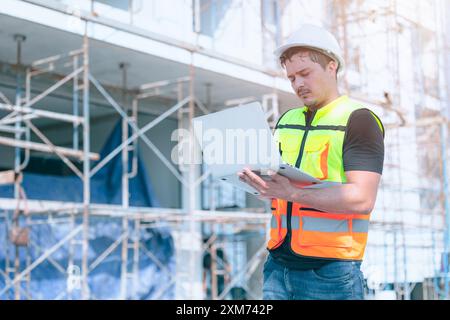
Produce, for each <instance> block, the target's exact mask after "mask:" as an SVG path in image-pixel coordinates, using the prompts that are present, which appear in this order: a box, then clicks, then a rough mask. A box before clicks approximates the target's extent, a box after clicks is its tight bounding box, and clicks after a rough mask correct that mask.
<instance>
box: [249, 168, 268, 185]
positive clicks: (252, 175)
mask: <svg viewBox="0 0 450 320" xmlns="http://www.w3.org/2000/svg"><path fill="white" fill-rule="evenodd" d="M244 174H245V175H246V176H247V177H248V178H249V179H250V180H251V181H252V182H253V183H255V184H257V185H259V186H261V187H263V188H267V183H266V182H265V181H264V180H263V179H261V178H260V177H259V176H258V175H256V174H255V173H253V172H252V171H251V170H250V169H247V168H245V169H244Z"/></svg>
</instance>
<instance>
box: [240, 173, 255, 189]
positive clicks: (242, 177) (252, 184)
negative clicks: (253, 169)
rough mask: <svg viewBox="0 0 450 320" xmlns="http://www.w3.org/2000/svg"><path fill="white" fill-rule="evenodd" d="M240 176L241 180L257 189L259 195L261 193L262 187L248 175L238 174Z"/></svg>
mask: <svg viewBox="0 0 450 320" xmlns="http://www.w3.org/2000/svg"><path fill="white" fill-rule="evenodd" d="M238 176H239V180H241V181H243V182H245V183H247V184H248V185H249V186H251V187H253V188H254V189H256V190H257V191H258V192H259V193H261V190H260V189H261V186H259V185H258V184H256V183H254V182H253V181H252V180H251V179H250V178H249V177H248V176H247V175H246V174H244V173H238Z"/></svg>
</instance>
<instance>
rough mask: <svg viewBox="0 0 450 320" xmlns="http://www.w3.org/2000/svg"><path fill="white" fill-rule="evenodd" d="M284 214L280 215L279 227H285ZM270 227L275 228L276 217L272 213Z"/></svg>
mask: <svg viewBox="0 0 450 320" xmlns="http://www.w3.org/2000/svg"><path fill="white" fill-rule="evenodd" d="M286 218H287V217H286V216H285V215H282V216H281V228H284V229H285V228H287V220H286ZM270 227H271V228H272V229H277V227H278V226H277V219H276V218H275V216H274V215H272V219H271V220H270Z"/></svg>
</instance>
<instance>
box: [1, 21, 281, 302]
mask: <svg viewBox="0 0 450 320" xmlns="http://www.w3.org/2000/svg"><path fill="white" fill-rule="evenodd" d="M85 24H86V27H85V35H84V37H83V46H82V48H81V49H79V50H75V51H71V52H69V53H67V54H61V55H56V56H51V57H48V58H43V59H39V60H37V61H34V62H32V63H31V65H30V66H28V67H26V68H25V93H24V95H23V94H22V93H21V92H20V89H18V93H17V95H16V101H15V103H14V104H13V103H11V102H10V101H9V100H8V99H7V97H6V96H5V95H4V94H2V93H0V99H1V100H2V101H1V104H0V109H1V110H4V111H7V112H9V113H8V114H7V115H6V116H4V117H3V118H2V119H1V120H0V124H1V127H0V131H1V132H4V133H13V134H14V138H9V137H3V136H2V137H0V144H3V145H6V146H10V147H14V148H15V150H16V152H15V159H16V160H15V168H14V170H11V171H9V172H3V173H2V174H1V177H0V178H1V180H0V182H1V183H14V185H15V200H12V201H11V202H8V201H6V200H5V201H3V200H2V216H1V217H2V218H3V220H4V222H5V225H6V226H7V228H8V230H7V232H6V237H5V248H8V247H9V245H8V243H12V244H13V245H14V248H15V259H14V265H13V266H11V265H10V261H9V260H8V259H9V253H6V257H7V261H6V266H5V270H4V271H3V270H2V272H1V274H2V276H3V277H4V278H5V283H6V286H5V287H4V288H2V289H1V290H0V296H1V297H9V298H12V296H11V294H13V296H14V299H23V298H25V299H32V298H33V294H32V292H30V291H29V283H30V279H31V274H32V271H33V270H34V269H35V268H36V267H37V266H39V265H40V264H42V263H43V262H49V263H51V264H52V265H53V266H54V267H55V268H56V269H57V270H58V271H59V272H60V273H61V274H63V275H64V276H65V277H66V278H67V287H66V288H65V290H63V291H62V292H60V293H59V294H58V295H57V296H56V297H55V299H62V298H65V299H71V298H72V297H73V290H74V289H76V287H77V286H80V287H81V298H82V299H95V298H96V297H95V296H93V294H92V293H91V292H90V290H89V287H88V276H89V274H90V272H92V271H93V270H94V269H95V268H96V267H97V266H98V265H100V264H101V263H102V261H104V260H105V258H106V257H107V256H108V255H110V254H111V253H112V252H113V251H114V250H116V249H117V248H119V247H120V250H121V278H120V298H121V299H127V298H132V299H136V298H137V297H138V296H137V282H138V278H139V256H140V255H141V254H145V255H146V256H148V257H150V258H151V260H152V261H153V262H154V263H155V264H156V265H157V266H158V267H159V268H161V270H163V272H165V273H166V274H169V270H168V269H167V268H166V267H165V266H164V265H163V264H162V263H161V262H160V261H158V259H157V258H156V257H155V256H154V255H153V254H152V252H150V251H149V250H148V249H146V248H145V247H144V246H142V244H141V243H140V231H141V230H142V229H143V228H144V229H145V228H155V227H157V226H159V225H165V226H171V227H173V229H174V230H182V229H184V228H185V226H186V225H187V226H188V230H189V232H190V234H191V236H190V238H191V239H195V236H196V233H198V230H199V226H200V224H210V225H212V227H211V229H214V228H215V227H214V225H215V224H221V225H222V227H223V226H225V225H230V226H231V227H232V228H233V229H234V230H240V231H242V230H266V229H267V228H268V222H269V218H270V217H268V216H267V215H266V214H264V212H262V211H260V212H253V213H252V212H249V211H246V212H244V211H242V212H225V211H224V212H221V211H216V210H215V208H214V207H212V208H210V210H208V211H203V210H199V209H198V204H195V202H196V199H195V197H196V196H195V190H196V189H197V188H198V186H199V183H200V182H201V181H202V180H203V179H199V180H197V178H198V177H195V171H196V169H195V168H193V165H192V164H191V165H188V167H189V168H188V171H187V173H186V170H180V168H177V166H176V165H174V164H173V163H172V162H171V161H170V160H169V159H167V158H166V157H165V156H164V155H163V154H162V152H161V151H160V150H159V149H158V148H157V147H156V146H155V145H154V144H153V143H152V141H151V140H150V139H149V138H148V137H147V136H146V135H145V133H146V132H147V131H148V130H150V129H151V128H153V127H154V126H156V125H157V124H158V123H160V122H161V121H163V120H164V119H166V118H167V117H169V116H172V115H174V114H176V115H177V118H178V123H179V125H180V126H182V125H186V124H187V127H188V128H190V124H191V121H192V118H193V116H194V114H195V110H194V109H195V108H198V110H200V111H201V112H203V113H207V112H209V111H208V110H207V108H206V107H205V106H204V105H203V103H202V102H201V101H199V100H198V99H197V98H196V97H195V96H194V68H193V66H192V65H191V67H190V69H191V72H190V75H189V76H187V77H181V78H178V79H172V80H163V81H157V82H152V83H147V84H143V85H141V86H139V88H138V89H137V90H128V89H127V64H126V63H121V64H120V66H119V68H120V71H121V73H122V87H123V88H122V90H123V94H122V105H121V104H119V103H118V102H117V101H116V100H115V99H114V98H113V97H112V95H111V94H110V93H109V92H108V90H107V89H105V87H104V86H102V84H101V83H100V82H99V81H98V80H97V79H96V78H95V77H94V76H93V75H92V74H91V73H90V65H89V39H88V35H87V30H88V24H89V22H88V21H86V22H85ZM15 39H16V41H17V46H18V49H17V52H18V60H17V69H18V70H22V69H23V68H24V67H23V66H22V65H21V61H20V54H21V53H20V52H21V44H22V42H23V41H25V37H23V36H20V35H18V36H16V37H15ZM58 68H62V69H66V70H71V72H70V73H69V74H68V75H65V76H63V77H62V78H61V79H60V80H58V81H57V82H56V83H55V84H53V85H52V86H50V87H49V88H48V89H46V90H44V91H43V92H41V93H40V94H38V95H36V96H34V97H32V95H31V92H32V90H31V87H32V80H33V77H35V76H37V75H43V74H47V73H51V72H55V70H56V69H58ZM58 70H60V69H58ZM18 74H19V75H18V80H17V87H18V88H21V83H20V81H21V74H20V72H19V73H18ZM70 83H71V84H72V88H73V91H72V94H73V96H72V114H68V113H60V112H53V111H46V110H42V109H41V108H38V107H36V103H38V102H40V101H42V100H43V99H44V98H45V97H46V96H48V95H49V94H51V93H52V92H54V91H55V90H57V89H58V88H60V87H62V86H63V85H65V84H70ZM173 86H175V88H176V91H177V97H178V100H177V103H176V104H174V105H173V106H172V107H171V108H169V109H168V110H166V111H165V112H163V113H162V114H160V115H159V116H158V117H156V119H154V120H153V121H151V122H150V123H148V124H146V125H145V126H143V127H142V128H139V127H138V125H137V123H138V122H137V121H138V114H139V104H140V103H141V102H142V101H143V100H145V99H149V98H152V97H157V96H159V95H161V93H162V92H164V90H165V89H167V88H168V87H173ZM185 87H187V88H188V92H189V93H188V96H184V89H185ZM92 88H95V89H96V90H97V91H98V92H99V93H100V94H101V95H102V96H103V97H104V98H105V100H106V101H107V102H108V103H109V105H110V106H111V107H112V108H113V109H114V110H115V111H116V112H117V114H119V115H120V117H121V119H122V143H121V144H120V145H119V146H118V147H117V148H115V149H114V150H113V151H112V152H111V153H110V154H108V155H107V156H106V157H104V158H103V159H101V161H98V162H97V163H96V164H95V165H94V166H93V167H91V164H92V162H91V161H97V160H100V159H99V155H98V154H96V153H92V152H91V148H90V145H89V139H90V127H89V123H90V113H89V111H90V102H89V97H90V90H92ZM130 95H131V108H129V107H127V100H128V98H129V96H130ZM80 96H81V98H82V110H80V105H79V100H80ZM262 102H263V105H264V110H265V111H266V113H267V116H268V118H269V119H271V121H272V122H273V121H275V120H276V118H277V117H278V103H277V96H276V94H269V95H265V96H264V97H263V98H262ZM80 111H81V112H80ZM39 118H47V119H52V120H55V121H62V122H66V123H70V124H72V148H67V147H60V146H56V145H55V144H53V143H52V142H51V141H50V139H49V138H48V137H46V136H45V134H44V133H43V132H42V131H40V130H39V129H38V127H37V126H36V125H35V124H33V122H32V121H33V120H35V119H39ZM129 128H131V130H132V131H131V132H130V133H129V132H128V130H129ZM30 132H33V133H34V134H35V135H36V136H37V137H38V138H39V139H40V140H41V141H42V142H39V143H37V142H32V141H31V134H30ZM80 135H81V136H82V139H81V141H80ZM138 139H140V141H142V142H143V143H144V144H145V145H146V146H147V147H148V148H149V149H150V150H152V151H153V152H154V153H155V154H156V156H157V157H158V158H159V159H160V160H161V161H162V162H163V163H164V164H165V166H166V167H167V168H168V169H169V170H170V172H171V173H172V174H173V175H174V176H175V177H176V178H177V179H178V181H179V182H180V184H181V185H182V186H184V187H185V188H186V190H187V193H188V201H187V205H186V204H185V205H184V207H185V208H184V209H165V208H146V209H141V208H133V207H130V205H129V188H128V185H129V179H131V178H133V177H134V176H135V175H136V174H137V141H138ZM20 149H23V150H24V151H25V157H24V159H21V153H20ZM30 151H38V152H46V153H51V154H55V155H56V156H58V157H59V158H60V159H61V160H62V161H63V162H64V163H65V164H66V165H67V167H68V168H70V169H71V170H72V171H73V173H74V174H75V175H76V176H78V177H79V178H80V179H81V180H82V182H83V203H82V205H79V204H74V203H60V204H59V205H57V206H56V207H54V206H52V205H51V204H44V205H43V204H42V203H41V202H39V201H33V200H27V199H26V198H25V194H24V192H23V188H21V177H22V172H23V170H24V169H25V168H26V166H27V164H28V162H29V159H30ZM129 152H132V158H131V159H129ZM118 155H121V157H122V168H123V172H122V180H121V181H122V205H121V206H101V205H95V204H92V203H91V200H90V187H91V185H90V181H91V179H92V177H93V176H95V174H97V173H98V172H99V170H100V169H101V168H103V167H104V166H105V165H106V164H107V163H108V162H109V161H111V160H112V159H113V158H114V157H116V156H118ZM71 159H77V160H78V161H80V162H81V163H82V170H79V169H78V167H77V165H76V164H74V163H73V161H72V160H71ZM129 160H131V163H132V166H131V167H132V169H131V172H128V163H129ZM180 172H181V173H180ZM200 178H206V176H204V177H200ZM33 204H35V206H33ZM37 204H38V205H37ZM42 206H43V207H42ZM29 207H32V208H29ZM12 212H14V214H13V215H12V214H11V213H12ZM20 214H24V215H25V217H26V221H25V222H24V223H23V227H19V215H20ZM34 217H46V218H45V219H44V220H43V221H42V220H39V221H34V219H33V218H34ZM92 217H101V218H116V219H117V218H119V219H121V221H122V223H121V225H122V230H121V235H120V236H119V237H118V238H117V239H116V241H114V243H112V244H111V245H110V246H109V247H108V248H106V249H105V250H104V251H103V252H102V253H101V254H99V255H98V256H97V257H96V258H95V259H94V260H93V261H89V260H88V246H89V228H90V219H91V218H92ZM79 218H81V220H80V219H79ZM42 223H47V224H49V225H57V224H68V225H70V232H69V233H68V234H67V235H66V236H65V237H64V238H63V239H61V240H60V241H58V242H57V243H55V244H54V245H52V246H51V247H49V248H41V247H39V246H38V245H37V244H36V243H33V241H31V239H30V236H29V233H30V232H32V227H33V225H34V224H42ZM9 229H11V230H9ZM17 231H20V232H22V233H26V235H24V236H25V238H24V237H22V238H21V239H22V241H19V240H18V239H19V238H20V237H19V236H18V235H16V234H14V232H17ZM64 246H68V252H69V257H68V263H67V266H64V265H61V264H60V263H58V262H56V261H55V260H54V259H52V257H51V256H52V254H54V253H55V252H57V251H58V250H60V249H61V248H63V247H64ZM30 248H34V249H36V250H38V251H37V252H40V253H41V254H40V255H39V257H38V258H37V259H35V260H32V259H31V256H30V254H29V250H30ZM19 250H27V253H26V265H25V266H20V263H19V256H20V255H19ZM202 250H206V248H202ZM188 251H196V249H195V245H192V246H189V250H188ZM264 252H265V239H264V241H262V243H261V244H260V248H259V249H258V250H256V253H255V254H254V255H252V257H251V259H250V261H248V263H246V264H244V265H243V266H242V268H240V269H238V270H236V272H235V273H236V274H237V275H238V277H240V278H239V279H241V278H242V277H243V276H244V278H245V279H249V277H250V275H251V273H253V272H254V270H255V269H256V268H257V267H258V265H260V264H261V262H262V260H263V258H264ZM76 253H81V257H82V261H81V266H77V265H76V264H75V263H74V257H75V255H76ZM130 257H131V258H130ZM190 261H194V259H192V257H191V259H190ZM184 266H185V268H184V269H183V270H180V269H178V270H177V273H176V274H175V275H174V274H170V279H171V280H170V281H169V282H168V283H167V284H165V285H164V286H163V287H162V288H161V290H160V291H159V292H157V293H155V294H154V295H153V296H152V299H158V298H160V297H162V296H163V294H164V293H165V291H167V290H168V289H170V288H172V287H173V285H174V283H176V281H177V279H178V278H183V275H181V274H182V273H187V279H193V278H194V275H193V274H194V272H195V270H194V269H195V266H193V265H192V264H191V265H186V264H184ZM212 272H213V273H217V270H212ZM239 279H237V280H234V279H231V282H230V285H229V286H227V287H226V288H225V290H224V291H223V292H222V293H221V295H220V296H219V294H218V292H217V291H215V292H214V295H213V297H212V298H213V299H218V298H219V299H220V298H224V297H225V296H226V295H227V294H229V292H230V290H231V289H232V287H233V286H234V285H235V284H236V283H238V282H240V281H239ZM22 282H27V285H26V286H25V289H24V288H23V286H22V285H21V283H22ZM191 284H192V281H191ZM242 285H243V286H245V284H242ZM246 288H247V289H248V287H246ZM194 290H195V288H194V287H193V285H191V288H189V289H188V291H189V292H190V293H191V294H192V297H193V296H194ZM248 293H249V295H252V296H253V297H259V295H258V293H253V294H252V293H251V291H250V290H248ZM185 298H187V297H185Z"/></svg>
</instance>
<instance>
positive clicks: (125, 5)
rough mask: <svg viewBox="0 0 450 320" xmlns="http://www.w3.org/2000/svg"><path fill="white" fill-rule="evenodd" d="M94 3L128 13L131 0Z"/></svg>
mask: <svg viewBox="0 0 450 320" xmlns="http://www.w3.org/2000/svg"><path fill="white" fill-rule="evenodd" d="M95 1H96V2H101V3H104V4H107V5H109V6H111V7H114V8H117V9H121V10H126V11H128V10H129V8H130V6H131V1H132V0H95Z"/></svg>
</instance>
